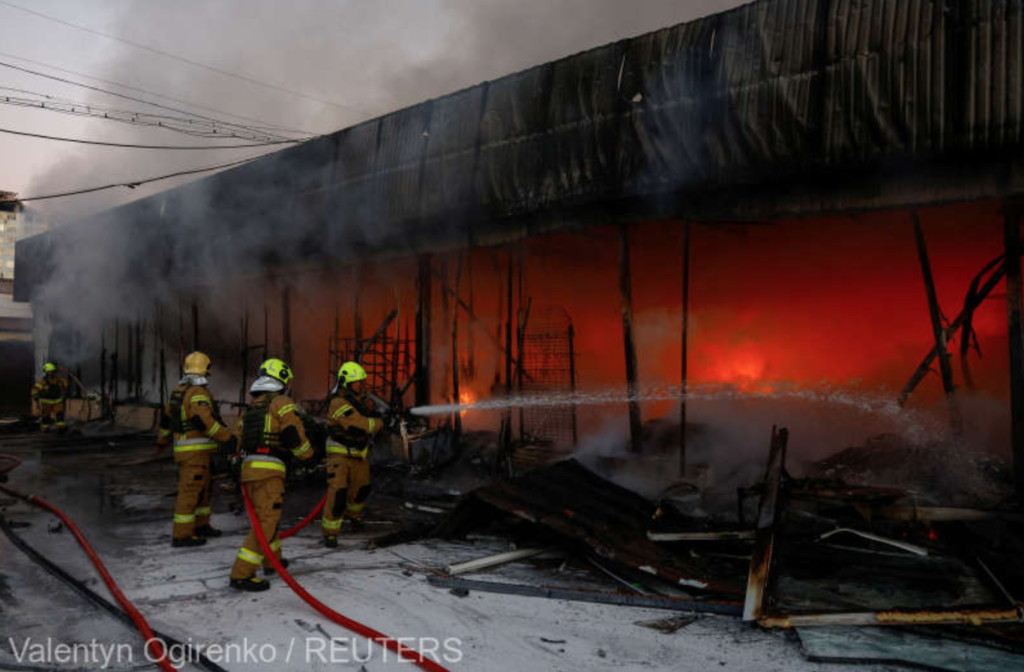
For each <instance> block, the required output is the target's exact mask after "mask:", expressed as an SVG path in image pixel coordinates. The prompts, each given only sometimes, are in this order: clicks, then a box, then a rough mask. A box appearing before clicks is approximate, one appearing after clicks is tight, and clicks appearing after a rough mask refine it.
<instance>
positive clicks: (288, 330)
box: [281, 287, 295, 367]
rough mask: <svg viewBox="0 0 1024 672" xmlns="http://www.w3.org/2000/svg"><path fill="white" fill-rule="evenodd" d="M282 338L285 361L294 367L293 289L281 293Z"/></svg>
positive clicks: (286, 288)
mask: <svg viewBox="0 0 1024 672" xmlns="http://www.w3.org/2000/svg"><path fill="white" fill-rule="evenodd" d="M281 329H282V332H281V337H282V340H283V343H282V345H283V346H284V359H285V361H286V362H288V366H291V367H294V366H295V363H294V362H292V291H291V287H285V288H284V290H283V291H282V292H281Z"/></svg>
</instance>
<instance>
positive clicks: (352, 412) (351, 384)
mask: <svg viewBox="0 0 1024 672" xmlns="http://www.w3.org/2000/svg"><path fill="white" fill-rule="evenodd" d="M364 380H366V370H365V369H364V368H363V367H362V366H360V365H359V364H358V363H356V362H346V363H344V364H342V366H341V368H340V369H339V370H338V382H337V384H336V385H335V386H334V396H333V397H332V399H331V405H330V408H329V409H328V411H327V435H328V439H327V503H326V504H324V512H323V519H322V520H323V530H324V545H325V546H327V547H328V548H335V547H336V546H337V545H338V533H339V532H341V525H342V522H343V521H344V520H345V519H347V520H349V521H350V522H351V524H352V526H353V527H354V528H359V527H361V526H362V521H363V509H364V508H365V507H366V499H367V498H368V497H369V496H370V460H369V458H368V453H369V451H370V444H371V440H372V438H373V435H374V434H376V433H377V432H379V431H380V429H381V427H383V425H384V422H383V420H382V419H381V417H380V414H379V413H377V411H376V408H375V407H374V404H373V402H372V401H371V400H370V399H369V398H368V397H367V396H366V393H365V392H364V391H363V389H362V386H363V382H362V381H364Z"/></svg>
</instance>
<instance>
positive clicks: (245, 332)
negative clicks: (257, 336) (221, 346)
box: [238, 302, 249, 407]
mask: <svg viewBox="0 0 1024 672" xmlns="http://www.w3.org/2000/svg"><path fill="white" fill-rule="evenodd" d="M240 335H241V343H240V344H239V345H241V346H242V347H241V348H240V349H239V357H240V359H241V365H242V384H241V386H240V387H239V388H238V405H239V407H241V406H242V405H243V404H244V403H245V393H246V391H247V389H248V387H249V304H248V302H246V304H245V310H244V312H243V314H242V324H241V334H240Z"/></svg>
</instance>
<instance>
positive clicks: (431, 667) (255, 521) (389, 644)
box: [242, 483, 449, 672]
mask: <svg viewBox="0 0 1024 672" xmlns="http://www.w3.org/2000/svg"><path fill="white" fill-rule="evenodd" d="M242 498H243V499H244V500H245V508H246V510H247V511H248V512H249V520H250V522H251V523H252V529H253V532H254V533H255V534H256V539H257V540H258V541H259V542H260V548H261V549H263V554H264V557H266V558H267V559H268V560H269V561H270V564H271V565H273V567H274V569H275V570H277V573H278V574H280V575H281V579H283V580H284V582H285V583H287V584H288V587H289V588H291V589H292V590H293V591H294V592H295V594H296V595H298V596H299V597H300V598H302V600H303V601H304V602H305V603H306V604H308V605H309V606H311V607H313V608H314V609H315V610H317V611H318V612H320V613H321V614H322V615H323V616H325V617H327V618H328V619H330V620H331V621H332V622H334V623H336V624H337V625H340V626H341V627H343V628H345V629H347V630H350V631H352V632H354V633H356V634H357V635H362V636H363V637H366V638H367V639H369V640H370V641H372V642H377V643H378V644H381V645H383V646H385V647H386V648H388V649H391V650H392V651H394V652H395V653H397V654H398V655H399V656H401V657H403V658H405V659H406V660H409V661H411V662H414V663H416V664H417V665H418V666H419V667H420V668H422V669H424V670H426V671H427V672H449V671H448V670H447V669H446V668H444V667H442V666H441V665H440V664H439V663H436V662H434V661H433V660H431V659H430V658H426V657H424V656H423V655H421V654H420V653H419V652H418V651H415V650H413V649H410V648H409V647H407V646H403V645H402V644H401V643H400V642H399V641H398V640H396V639H392V638H391V637H388V636H387V635H385V634H383V633H381V632H377V631H376V630H374V629H373V628H370V627H368V626H366V625H363V624H362V623H359V622H358V621H353V620H352V619H351V618H348V617H347V616H343V615H342V614H339V613H338V612H336V611H334V610H333V609H331V608H330V607H328V606H327V605H326V604H324V603H323V602H321V601H320V600H318V599H316V598H315V597H313V596H312V595H311V594H310V593H309V591H307V590H306V589H305V588H303V587H302V586H301V585H299V582H298V581H296V580H295V578H294V577H292V575H291V574H289V573H288V570H287V569H285V568H284V565H282V564H281V561H280V560H279V559H278V558H277V555H276V554H275V553H274V551H273V549H271V548H270V542H269V541H268V540H267V536H266V535H265V534H263V526H262V525H260V520H259V518H258V517H257V516H256V509H255V508H254V507H253V505H252V499H251V498H250V497H249V490H248V488H246V487H245V484H244V483H243V484H242ZM312 517H313V514H310V515H309V516H307V520H306V521H303V523H300V525H304V524H305V523H307V522H308V520H312ZM293 529H295V528H293ZM289 532H292V530H289ZM292 533H293V534H294V532H292ZM281 536H283V535H281Z"/></svg>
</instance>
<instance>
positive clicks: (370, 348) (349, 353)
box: [328, 334, 415, 405]
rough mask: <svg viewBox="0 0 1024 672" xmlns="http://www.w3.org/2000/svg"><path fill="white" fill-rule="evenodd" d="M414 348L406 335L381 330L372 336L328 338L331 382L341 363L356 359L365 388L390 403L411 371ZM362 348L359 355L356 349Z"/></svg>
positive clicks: (332, 382) (358, 350) (393, 400)
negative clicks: (374, 337) (396, 335)
mask: <svg viewBox="0 0 1024 672" xmlns="http://www.w3.org/2000/svg"><path fill="white" fill-rule="evenodd" d="M414 350H415V348H414V347H413V344H412V341H411V340H410V339H407V338H399V339H395V338H394V337H392V336H389V335H387V334H382V335H380V336H378V337H377V338H376V339H373V340H371V339H369V338H363V339H355V338H338V339H334V338H332V339H331V347H330V360H331V370H330V371H329V372H328V375H329V376H330V381H331V385H333V384H334V379H335V377H336V376H337V374H338V369H339V368H341V365H342V364H344V363H345V362H349V361H359V363H360V364H362V365H363V368H364V369H366V376H367V378H366V383H365V386H366V389H367V390H369V391H371V392H373V393H374V394H376V395H377V396H378V397H380V398H381V399H384V400H386V401H389V402H391V403H392V405H394V402H395V401H397V399H396V398H395V397H396V394H395V391H396V389H398V388H399V387H400V386H401V385H403V384H404V383H405V381H407V380H409V377H410V376H411V375H412V368H413V365H412V360H413V354H414ZM360 351H361V352H362V358H361V359H359V358H358V357H357V353H359V352H360Z"/></svg>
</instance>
